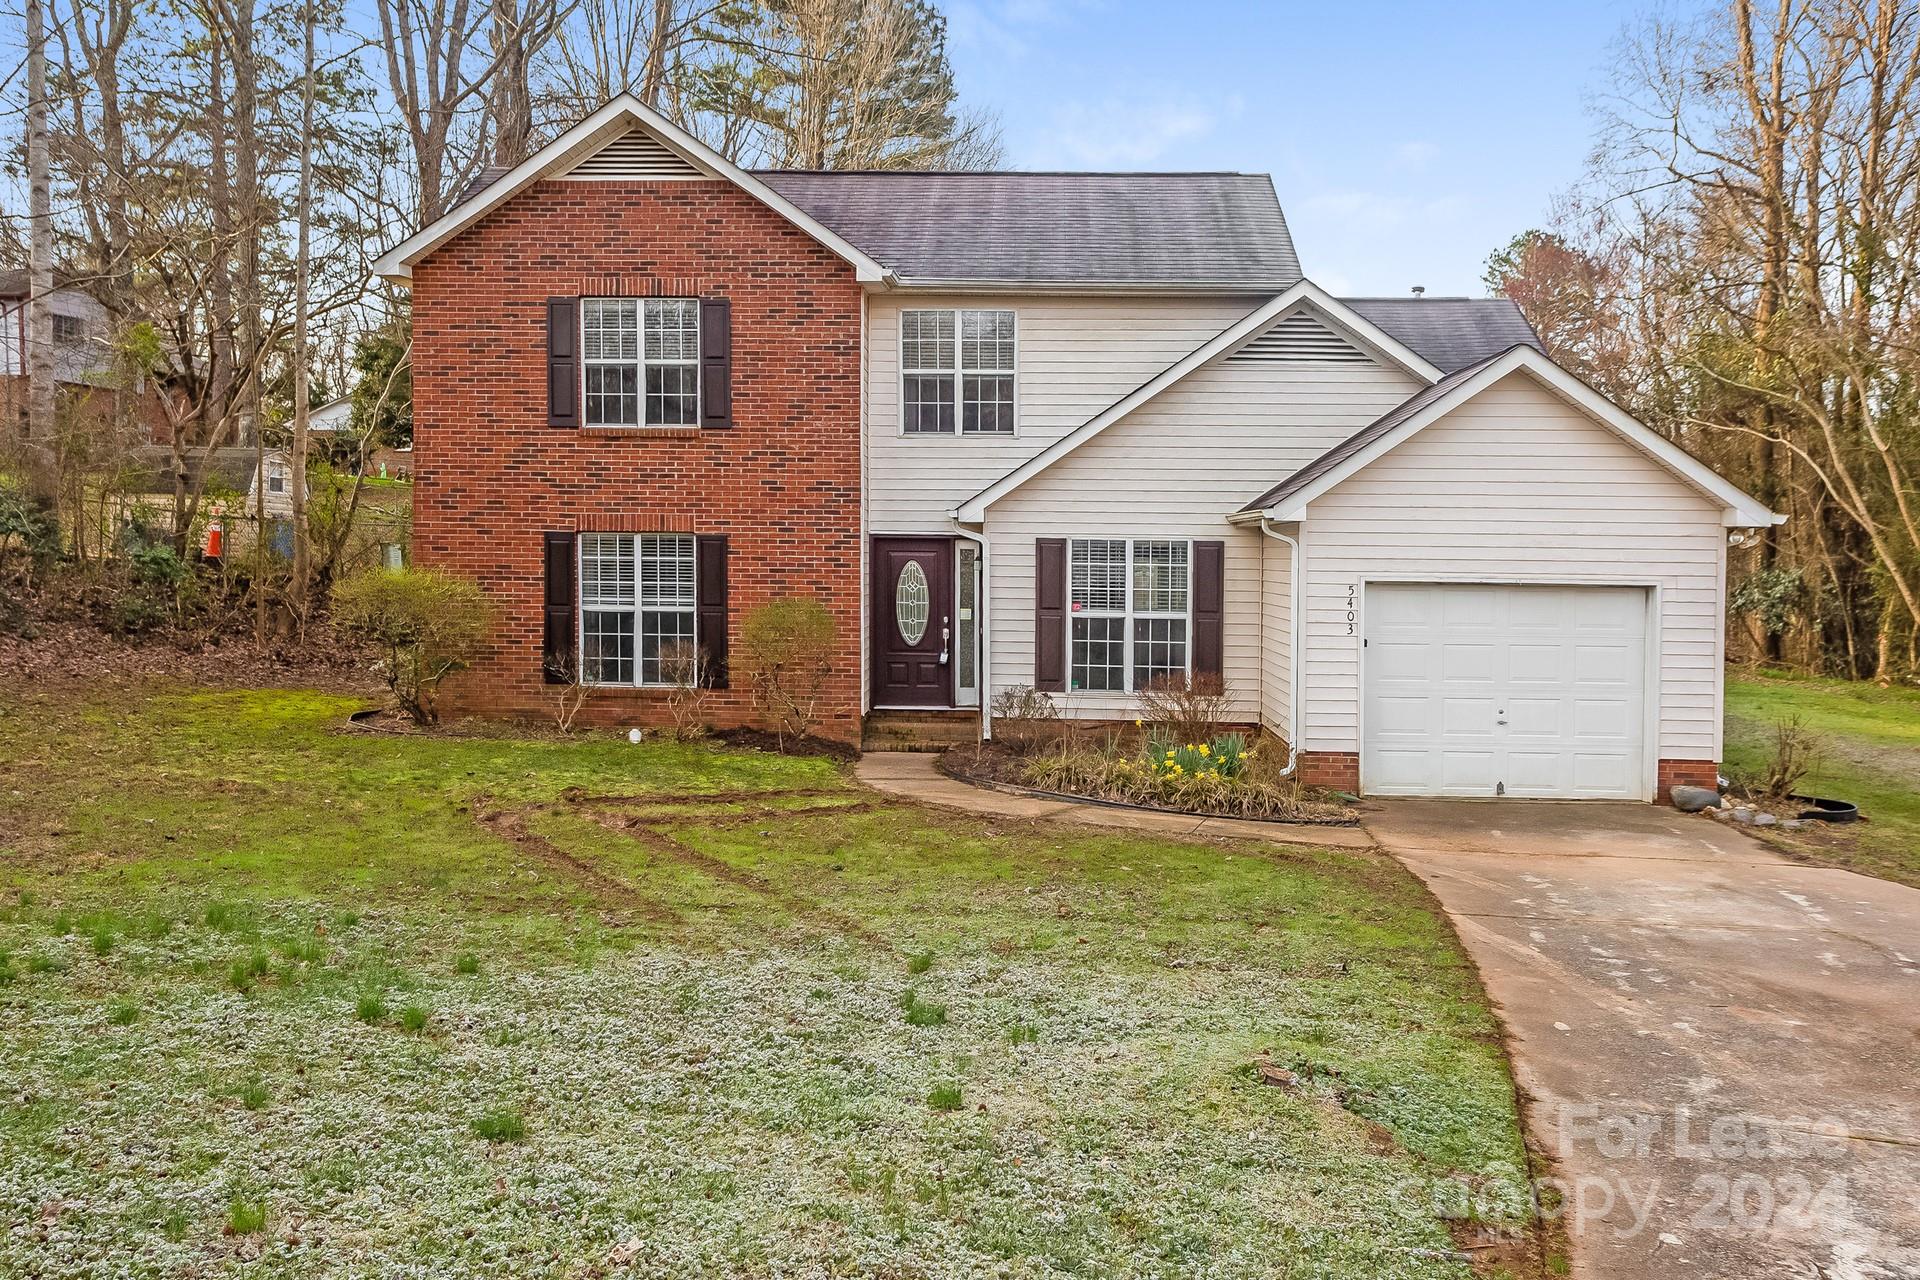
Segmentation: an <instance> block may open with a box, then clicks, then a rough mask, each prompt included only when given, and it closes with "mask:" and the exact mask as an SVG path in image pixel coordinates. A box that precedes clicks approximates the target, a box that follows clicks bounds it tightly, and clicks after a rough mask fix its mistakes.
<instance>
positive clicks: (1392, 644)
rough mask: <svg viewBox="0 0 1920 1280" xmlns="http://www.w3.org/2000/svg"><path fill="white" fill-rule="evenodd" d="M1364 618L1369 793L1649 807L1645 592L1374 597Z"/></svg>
mask: <svg viewBox="0 0 1920 1280" xmlns="http://www.w3.org/2000/svg"><path fill="white" fill-rule="evenodd" d="M1365 617H1366V620H1367V637H1368V640H1367V650H1366V659H1365V690H1364V699H1363V720H1362V727H1363V729H1364V737H1363V741H1362V744H1361V778H1362V782H1363V784H1364V785H1365V786H1366V788H1367V789H1368V790H1369V791H1372V792H1375V793H1378V794H1382V795H1466V796H1489V795H1494V794H1506V795H1514V796H1540V797H1555V796H1560V797H1575V796H1595V797H1601V796H1605V797H1620V798H1640V799H1644V798H1646V790H1647V787H1648V785H1649V783H1648V781H1647V779H1646V776H1645V772H1646V763H1645V751H1644V744H1645V736H1644V735H1645V734H1646V732H1647V731H1648V730H1647V725H1646V719H1647V716H1646V680H1647V672H1646V656H1647V643H1648V640H1647V637H1646V634H1645V631H1646V626H1647V621H1646V619H1647V593H1646V591H1645V590H1644V589H1641V588H1632V587H1585V586H1580V587H1573V586H1552V587H1525V586H1504V587H1491V586H1478V585H1465V584H1405V585H1401V584H1381V585H1376V586H1370V587H1368V588H1367V598H1366V601H1365Z"/></svg>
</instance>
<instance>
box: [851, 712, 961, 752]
mask: <svg viewBox="0 0 1920 1280" xmlns="http://www.w3.org/2000/svg"><path fill="white" fill-rule="evenodd" d="M978 741H980V712H979V711H977V710H975V709H973V708H971V707H969V708H966V709H964V710H960V711H948V710H932V709H929V710H925V711H917V710H916V711H870V712H868V713H867V719H866V724H865V726H864V727H863V729H862V732H861V736H860V749H861V750H862V751H945V750H947V749H948V748H950V747H965V746H971V745H972V744H973V743H976V742H978Z"/></svg>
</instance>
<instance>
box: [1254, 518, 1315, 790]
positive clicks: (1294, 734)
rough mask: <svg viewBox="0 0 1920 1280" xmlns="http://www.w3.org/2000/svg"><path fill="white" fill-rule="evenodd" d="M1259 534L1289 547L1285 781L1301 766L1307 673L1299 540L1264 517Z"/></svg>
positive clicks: (1281, 774)
mask: <svg viewBox="0 0 1920 1280" xmlns="http://www.w3.org/2000/svg"><path fill="white" fill-rule="evenodd" d="M1260 532H1262V533H1264V534H1266V535H1267V536H1268V537H1269V538H1277V539H1278V540H1280V541H1281V542H1284V543H1286V544H1287V551H1288V553H1289V557H1290V558H1289V561H1288V564H1287V587H1288V590H1289V591H1290V592H1291V595H1292V605H1291V608H1290V609H1289V610H1288V613H1287V624H1288V625H1289V626H1291V627H1292V628H1293V643H1292V645H1291V646H1289V647H1290V648H1291V649H1292V653H1291V654H1290V655H1289V657H1290V660H1291V662H1292V665H1293V670H1292V671H1291V672H1289V673H1288V676H1287V678H1288V679H1289V680H1290V681H1291V682H1292V687H1290V688H1289V689H1288V690H1287V767H1286V768H1284V769H1282V770H1281V771H1280V776H1281V777H1283V778H1291V777H1292V776H1293V772H1294V770H1295V769H1298V768H1299V767H1300V699H1301V697H1302V696H1303V695H1302V693H1301V690H1300V677H1301V674H1302V672H1304V671H1305V670H1306V646H1305V645H1304V644H1303V643H1302V641H1303V640H1304V639H1305V628H1304V626H1303V625H1302V624H1303V618H1302V615H1301V611H1300V540H1299V539H1298V538H1296V537H1294V536H1293V535H1292V534H1288V533H1281V532H1280V531H1279V530H1278V529H1275V528H1274V527H1273V524H1272V522H1271V521H1269V520H1267V519H1265V518H1264V517H1263V518H1262V519H1261V521H1260Z"/></svg>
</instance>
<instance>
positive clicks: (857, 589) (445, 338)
mask: <svg viewBox="0 0 1920 1280" xmlns="http://www.w3.org/2000/svg"><path fill="white" fill-rule="evenodd" d="M595 295H601V296H611V295H621V296H636V295H638V296H646V295H655V296H673V297H725V298H728V299H730V300H731V301H732V304H733V377H732V392H733V420H734V425H733V427H732V428H731V429H727V430H704V431H703V430H700V429H697V428H671V429H651V430H644V429H643V430H632V429H626V430H618V429H605V428H601V429H595V428H591V427H586V428H581V429H578V430H565V429H555V428H551V427H548V426H547V398H546V397H547V388H546V379H547V361H546V303H547V299H548V298H549V297H576V296H595ZM860 303H861V300H860V288H859V286H858V284H857V283H856V282H855V281H854V278H853V270H852V268H851V267H849V266H848V265H847V264H846V263H844V262H842V261H841V260H840V259H839V258H837V257H835V256H834V255H833V254H832V253H830V252H829V251H828V250H827V249H825V248H824V247H822V246H821V245H819V244H817V243H816V242H814V241H813V240H812V239H810V238H808V237H807V236H806V235H805V234H804V233H802V232H801V231H799V230H798V229H797V228H795V227H794V226H792V225H791V224H790V223H788V222H787V221H786V220H785V219H783V218H781V217H780V216H779V215H777V214H775V213H773V212H772V211H771V210H769V209H767V208H766V207H764V206H763V205H761V204H759V203H758V202H757V201H755V200H753V199H752V198H751V197H749V196H747V195H746V194H745V193H743V192H741V191H740V190H738V189H737V188H735V187H733V186H732V185H731V184H729V183H724V182H658V183H625V182H622V183H612V182H607V183H600V182H540V183H537V184H535V185H534V186H533V187H531V188H529V189H528V190H526V191H524V192H522V193H520V194H519V195H517V196H515V197H514V198H513V199H511V200H509V201H507V202H506V203H505V204H503V205H501V206H500V207H499V208H498V209H496V210H494V211H493V212H491V213H489V214H488V215H487V216H486V217H485V218H483V219H481V220H480V221H479V222H478V223H476V224H475V225H474V226H473V227H472V228H470V229H469V230H467V231H466V232H464V233H462V234H461V235H459V236H457V237H455V238H454V239H453V240H452V241H450V242H448V243H447V244H446V245H444V246H442V247H441V248H440V249H439V250H437V251H436V252H434V253H433V254H431V255H430V256H429V257H428V258H427V259H426V260H425V261H423V262H421V263H420V264H418V265H417V266H416V267H415V268H414V272H413V404H414V532H413V538H414V560H415V562H416V563H418V564H421V565H432V566H435V567H437V568H442V569H447V570H450V571H452V572H455V573H459V574H462V575H464V576H467V577H470V578H473V579H475V580H477V581H478V582H479V583H480V584H481V586H482V588H483V589H484V590H485V591H486V593H487V596H488V598H489V599H490V600H492V602H493V604H494V606H495V608H496V609H497V610H498V614H499V617H498V623H497V626H496V630H495V634H494V636H493V638H492V640H491V641H490V643H489V645H488V647H487V649H486V651H485V652H484V653H483V654H482V655H481V657H480V659H479V660H478V662H477V663H476V664H475V665H474V667H473V669H471V670H470V671H467V672H464V673H462V674H460V675H459V676H456V677H454V678H453V679H451V680H449V681H448V682H447V685H446V689H445V700H446V703H445V705H446V710H447V711H448V712H449V713H451V714H477V715H491V716H512V717H532V718H541V719H545V718H549V717H551V715H552V714H553V711H552V707H553V701H554V696H555V694H556V692H557V687H556V686H553V685H548V684H546V683H544V682H543V680H542V658H541V637H542V616H541V605H542V585H543V578H542V545H541V534H542V532H543V531H545V530H549V529H552V530H567V529H575V530H588V531H591V530H603V531H610V532H650V531H651V532H671V533H693V534H707V535H724V536H725V537H726V538H727V540H728V552H729V554H728V566H727V588H728V590H727V604H728V615H729V631H730V633H731V635H732V636H733V637H734V642H733V644H734V649H735V655H736V658H737V650H738V636H739V625H740V619H741V618H742V617H744V616H745V615H746V614H747V613H748V612H750V611H751V610H752V609H754V608H755V607H756V606H758V605H761V604H764V603H766V602H767V601H769V600H772V599H775V598H778V597H782V596H811V597H813V598H815V599H817V600H819V601H820V602H821V603H822V604H824V605H825V606H826V607H827V609H828V611H829V612H830V613H832V615H833V618H834V621H835V623H836V625H837V627H838V652H837V653H836V655H835V657H834V660H833V662H832V664H831V668H832V674H831V675H830V676H829V677H828V683H827V688H826V699H825V704H826V710H825V714H824V716H823V718H822V724H821V728H820V730H819V732H821V733H822V734H823V735H824V736H828V737H833V738H837V739H840V740H842V741H846V742H858V741H859V737H860V676H861V667H862V662H863V654H864V648H863V646H862V643H861V636H860V597H861V573H862V564H863V556H862V548H861V534H860V432H861V423H860V316H861V305H860ZM733 683H734V687H733V688H731V689H728V690H724V691H716V692H715V693H714V694H713V696H712V706H711V714H710V716H709V717H708V718H709V720H710V721H711V722H712V723H713V724H715V725H717V726H719V727H730V726H735V725H740V724H750V723H753V722H754V715H753V710H752V706H751V703H750V700H749V698H748V693H747V690H746V689H745V688H744V687H743V683H744V682H743V681H741V680H738V679H736V680H735V681H734V682H733ZM666 698H667V695H666V693H665V691H661V690H639V689H632V690H629V689H620V690H601V691H597V692H596V693H595V694H594V695H593V697H592V698H591V699H590V701H589V702H588V704H587V708H586V711H585V712H584V714H583V715H582V717H581V719H582V720H583V721H584V722H589V723H595V724H604V725H628V724H662V723H666V722H668V721H669V720H670V716H669V714H668V710H667V705H666Z"/></svg>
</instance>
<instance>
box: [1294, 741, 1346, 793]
mask: <svg viewBox="0 0 1920 1280" xmlns="http://www.w3.org/2000/svg"><path fill="white" fill-rule="evenodd" d="M1299 776H1300V781H1301V782H1302V783H1304V784H1306V785H1307V786H1309V787H1326V788H1327V789H1329V790H1331V791H1345V792H1347V793H1348V794H1349V795H1358V794H1360V753H1359V752H1357V751H1302V752H1301V753H1300V774H1299Z"/></svg>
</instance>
